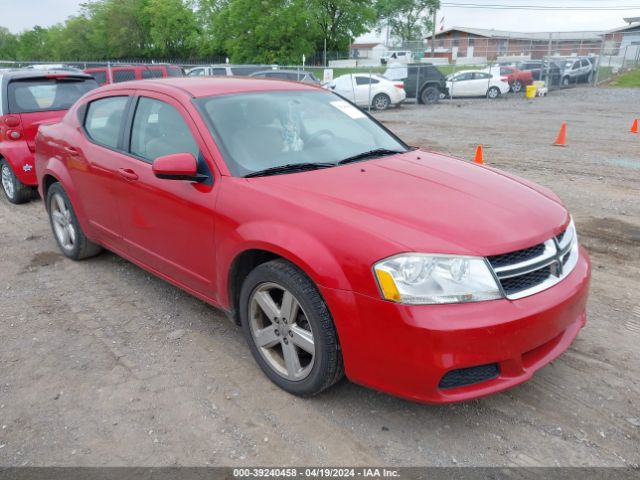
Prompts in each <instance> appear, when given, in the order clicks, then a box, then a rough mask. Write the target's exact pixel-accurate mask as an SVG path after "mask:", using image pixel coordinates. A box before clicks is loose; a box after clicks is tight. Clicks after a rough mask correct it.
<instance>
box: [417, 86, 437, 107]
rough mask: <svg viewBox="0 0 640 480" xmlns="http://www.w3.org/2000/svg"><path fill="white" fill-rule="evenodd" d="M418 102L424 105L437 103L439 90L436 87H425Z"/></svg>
mask: <svg viewBox="0 0 640 480" xmlns="http://www.w3.org/2000/svg"><path fill="white" fill-rule="evenodd" d="M420 100H421V101H422V103H423V104H425V105H432V104H434V103H438V100H440V90H438V89H437V88H436V87H427V88H425V89H423V90H422V92H420Z"/></svg>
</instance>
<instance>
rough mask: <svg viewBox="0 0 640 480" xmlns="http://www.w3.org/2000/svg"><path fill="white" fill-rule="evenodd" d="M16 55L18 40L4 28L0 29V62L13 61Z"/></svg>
mask: <svg viewBox="0 0 640 480" xmlns="http://www.w3.org/2000/svg"><path fill="white" fill-rule="evenodd" d="M17 54H18V39H17V38H16V36H15V35H14V34H13V33H11V32H10V31H9V29H8V28H6V27H0V60H15V59H16V58H17Z"/></svg>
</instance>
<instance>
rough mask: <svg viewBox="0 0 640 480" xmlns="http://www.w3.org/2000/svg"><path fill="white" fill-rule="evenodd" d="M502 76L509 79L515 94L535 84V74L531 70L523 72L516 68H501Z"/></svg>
mask: <svg viewBox="0 0 640 480" xmlns="http://www.w3.org/2000/svg"><path fill="white" fill-rule="evenodd" d="M500 75H501V76H503V77H506V78H507V82H508V83H509V85H510V86H511V91H512V92H514V93H519V92H521V91H522V90H523V89H524V88H526V86H527V85H531V84H532V83H533V74H532V73H531V71H529V70H527V71H523V70H518V69H517V68H516V67H510V66H501V67H500Z"/></svg>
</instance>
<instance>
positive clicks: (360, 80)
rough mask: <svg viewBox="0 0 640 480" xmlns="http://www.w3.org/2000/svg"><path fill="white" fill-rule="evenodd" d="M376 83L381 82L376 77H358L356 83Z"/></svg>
mask: <svg viewBox="0 0 640 480" xmlns="http://www.w3.org/2000/svg"><path fill="white" fill-rule="evenodd" d="M376 83H380V82H379V81H378V80H376V79H375V78H370V77H356V85H369V84H372V85H374V84H376Z"/></svg>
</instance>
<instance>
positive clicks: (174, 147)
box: [130, 97, 199, 163]
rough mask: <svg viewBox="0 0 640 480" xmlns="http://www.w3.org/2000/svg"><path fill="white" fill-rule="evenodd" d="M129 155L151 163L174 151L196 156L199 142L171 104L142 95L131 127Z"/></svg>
mask: <svg viewBox="0 0 640 480" xmlns="http://www.w3.org/2000/svg"><path fill="white" fill-rule="evenodd" d="M130 151H131V153H132V154H134V155H136V156H138V157H140V158H142V159H144V160H146V161H147V162H149V163H152V162H153V161H154V160H155V159H156V158H158V157H162V156H164V155H171V154H174V153H191V154H192V155H193V156H194V157H195V158H198V151H199V148H198V144H197V143H196V141H195V140H194V138H193V135H192V134H191V130H189V127H188V126H187V124H186V122H185V121H184V119H183V118H182V115H180V113H179V112H178V110H176V109H175V108H174V107H173V106H171V105H169V104H168V103H165V102H162V101H160V100H155V99H153V98H146V97H141V98H140V100H139V101H138V107H137V108H136V114H135V117H134V119H133V127H132V129H131V146H130Z"/></svg>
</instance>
